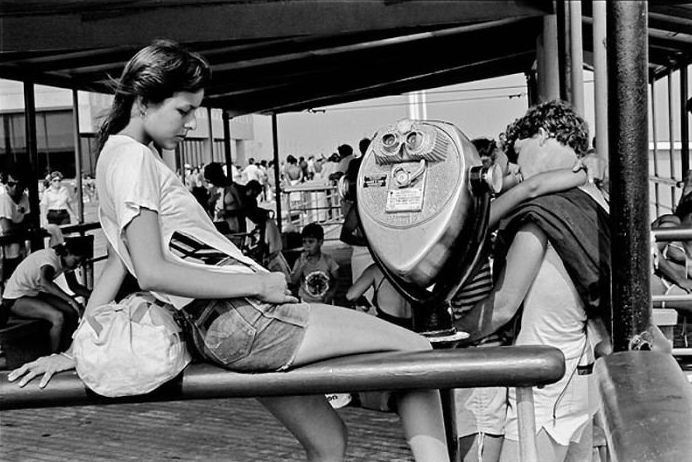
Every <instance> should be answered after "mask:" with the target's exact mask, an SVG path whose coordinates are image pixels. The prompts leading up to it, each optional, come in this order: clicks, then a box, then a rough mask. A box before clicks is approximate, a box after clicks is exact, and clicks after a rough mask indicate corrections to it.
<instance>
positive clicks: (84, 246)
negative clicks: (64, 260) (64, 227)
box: [54, 237, 93, 258]
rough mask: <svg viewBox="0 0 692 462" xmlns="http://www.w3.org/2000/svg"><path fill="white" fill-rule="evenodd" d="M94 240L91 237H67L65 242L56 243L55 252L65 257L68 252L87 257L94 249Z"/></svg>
mask: <svg viewBox="0 0 692 462" xmlns="http://www.w3.org/2000/svg"><path fill="white" fill-rule="evenodd" d="M92 245H93V240H92V239H90V238H89V237H68V238H65V242H64V243H62V244H59V245H56V246H55V247H54V248H55V253H57V254H58V255H60V256H61V257H64V256H65V255H67V254H68V253H70V254H72V255H75V256H78V257H82V258H86V257H88V256H90V255H91V254H92V252H93V250H92Z"/></svg>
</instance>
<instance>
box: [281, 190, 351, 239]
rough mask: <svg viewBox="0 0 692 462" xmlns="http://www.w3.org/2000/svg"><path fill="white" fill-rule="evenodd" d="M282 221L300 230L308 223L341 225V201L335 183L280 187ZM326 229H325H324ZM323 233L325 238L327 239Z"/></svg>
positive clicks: (342, 215) (342, 214)
mask: <svg viewBox="0 0 692 462" xmlns="http://www.w3.org/2000/svg"><path fill="white" fill-rule="evenodd" d="M281 193H282V202H283V204H284V206H285V208H283V210H284V211H285V212H284V213H283V215H284V217H283V220H282V221H283V223H290V224H291V225H293V226H295V227H296V228H297V230H298V231H300V230H301V229H302V228H303V227H304V226H305V225H307V224H309V223H319V224H321V225H323V226H325V225H327V226H329V225H338V226H341V224H343V221H344V211H343V208H342V201H341V197H340V196H339V193H338V191H337V187H336V185H316V184H309V183H304V184H301V185H296V186H287V187H284V188H282V189H281ZM325 231H326V230H325ZM327 236H328V233H325V239H329V237H327Z"/></svg>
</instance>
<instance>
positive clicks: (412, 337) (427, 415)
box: [295, 304, 449, 461]
mask: <svg viewBox="0 0 692 462" xmlns="http://www.w3.org/2000/svg"><path fill="white" fill-rule="evenodd" d="M430 349H431V346H430V342H428V340H427V339H425V338H424V337H422V336H420V335H418V334H416V333H414V332H411V331H409V330H406V329H404V328H402V327H399V326H395V325H394V324H390V323H388V322H385V321H382V320H381V319H378V318H376V317H374V316H370V315H367V314H363V313H360V312H357V311H354V310H350V309H347V308H340V307H335V306H330V305H320V304H313V305H312V310H311V314H310V323H309V327H308V328H307V330H306V332H305V338H304V340H303V343H302V345H301V346H300V348H299V350H298V353H297V355H296V359H295V365H302V364H307V363H311V362H314V361H319V360H322V359H328V358H333V357H337V356H344V355H350V354H358V353H368V352H376V351H420V350H430ZM397 404H398V406H397V408H398V412H399V415H400V416H401V420H402V424H403V427H404V433H405V435H406V440H407V441H408V443H409V445H410V447H411V450H412V452H413V456H414V458H415V459H416V460H417V461H447V460H449V455H448V453H447V445H446V440H445V433H444V423H443V419H442V405H441V404H440V394H439V392H438V391H437V390H422V391H411V392H404V393H400V394H399V400H398V403H397Z"/></svg>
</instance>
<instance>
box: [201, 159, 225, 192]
mask: <svg viewBox="0 0 692 462" xmlns="http://www.w3.org/2000/svg"><path fill="white" fill-rule="evenodd" d="M204 178H206V179H207V181H208V182H209V183H211V184H213V185H214V186H217V187H219V188H225V187H226V186H228V185H229V184H230V181H228V177H227V176H226V174H224V173H223V167H222V166H221V164H220V163H218V162H212V163H210V164H209V165H207V166H206V167H204Z"/></svg>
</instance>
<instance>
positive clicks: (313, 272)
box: [291, 223, 339, 304]
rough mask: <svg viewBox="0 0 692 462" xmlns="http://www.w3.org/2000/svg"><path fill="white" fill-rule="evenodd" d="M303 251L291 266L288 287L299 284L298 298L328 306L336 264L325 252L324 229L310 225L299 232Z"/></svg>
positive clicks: (337, 266) (332, 297)
mask: <svg viewBox="0 0 692 462" xmlns="http://www.w3.org/2000/svg"><path fill="white" fill-rule="evenodd" d="M301 235H302V237H303V252H302V253H301V254H300V257H299V258H298V260H296V262H295V264H294V265H293V271H291V284H294V285H297V284H300V289H299V290H298V296H299V297H300V299H301V300H302V301H303V302H307V303H316V302H318V303H327V304H331V303H332V302H333V301H334V294H335V293H336V281H337V276H338V273H337V272H338V270H339V265H338V264H337V263H336V261H335V260H334V259H333V258H332V257H331V255H328V254H326V253H324V252H322V244H323V243H324V229H323V228H322V226H320V225H318V224H317V223H310V224H309V225H307V226H306V227H305V228H303V232H302V233H301Z"/></svg>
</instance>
